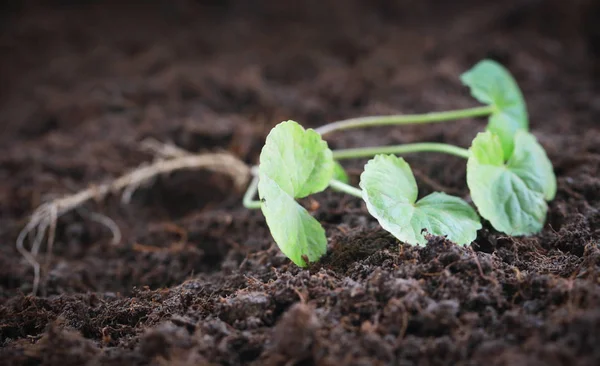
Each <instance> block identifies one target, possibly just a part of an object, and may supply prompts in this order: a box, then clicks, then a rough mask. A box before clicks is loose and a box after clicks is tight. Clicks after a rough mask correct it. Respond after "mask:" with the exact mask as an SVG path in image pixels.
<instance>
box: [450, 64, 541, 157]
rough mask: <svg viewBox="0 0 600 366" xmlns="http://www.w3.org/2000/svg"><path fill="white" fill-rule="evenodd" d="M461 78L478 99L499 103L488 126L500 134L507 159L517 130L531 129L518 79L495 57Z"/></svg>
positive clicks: (492, 103)
mask: <svg viewBox="0 0 600 366" xmlns="http://www.w3.org/2000/svg"><path fill="white" fill-rule="evenodd" d="M460 78H461V81H462V82H463V84H465V85H466V86H468V87H469V88H470V89H471V94H472V95H473V97H474V98H475V99H477V100H478V101H480V102H481V103H484V104H489V105H492V106H494V107H495V110H496V111H495V112H494V113H492V115H491V116H490V118H489V123H488V126H487V130H488V131H492V132H494V133H495V134H497V135H498V136H499V138H500V142H501V144H502V150H503V151H504V156H503V159H504V160H506V159H508V158H510V156H511V155H512V151H513V148H514V135H515V133H516V132H517V131H518V130H525V131H527V130H528V129H529V121H528V115H527V107H526V105H525V100H524V99H523V94H522V93H521V90H520V89H519V86H518V85H517V82H516V81H515V79H514V78H513V77H512V76H511V74H510V73H509V72H508V70H507V69H506V68H504V67H503V66H502V65H500V64H499V63H497V62H495V61H491V60H483V61H481V62H479V63H478V64H477V65H475V66H474V67H473V68H472V69H471V70H469V71H467V72H465V73H464V74H462V75H461V77H460Z"/></svg>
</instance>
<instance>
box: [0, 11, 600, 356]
mask: <svg viewBox="0 0 600 366" xmlns="http://www.w3.org/2000/svg"><path fill="white" fill-rule="evenodd" d="M599 24H600V6H597V4H594V3H593V2H592V1H573V2H564V1H550V0H548V1H525V0H523V1H515V0H513V1H505V2H498V1H475V0H473V1H462V2H445V1H439V0H438V1H435V0H428V1H402V2H400V1H388V0H378V1H369V2H366V1H351V0H347V1H343V2H342V1H339V2H338V1H334V0H329V1H316V0H311V1H304V2H282V1H276V0H269V1H245V0H239V1H235V0H228V1H214V0H213V1H207V0H204V1H191V0H180V1H155V2H151V4H150V3H144V5H141V4H138V5H133V4H129V5H126V4H125V3H124V2H117V1H103V2H98V1H73V0H70V1H67V0H61V1H52V2H49V1H45V2H39V3H38V2H7V3H6V4H5V5H2V16H1V17H0V55H2V56H1V57H0V70H1V72H0V82H1V85H2V89H0V126H1V129H2V133H1V136H0V244H1V245H0V360H1V361H0V363H2V364H3V365H62V366H65V365H84V364H87V365H241V364H252V365H313V364H314V365H459V364H460V365H477V364H487V365H600V348H599V347H598V345H599V344H600V244H599V243H600V128H599V125H598V123H599V122H598V121H599V120H600V78H598V75H600V74H599V73H598V71H599V70H600V26H599ZM486 57H489V58H493V59H496V60H498V61H500V62H502V63H503V64H504V65H505V66H507V67H508V68H509V69H510V71H511V72H512V73H513V74H514V75H515V77H516V78H517V80H518V82H519V85H520V86H521V88H522V89H523V92H524V94H525V96H526V99H527V102H528V108H529V113H530V117H531V128H532V131H533V133H534V134H535V135H536V136H537V137H538V139H539V140H540V142H541V143H542V144H543V145H544V147H545V148H546V149H547V152H548V154H549V157H550V158H551V160H552V162H553V164H554V166H555V169H556V173H557V177H558V194H557V197H556V199H555V200H554V201H552V202H551V203H550V210H549V216H548V221H547V225H546V226H545V228H544V229H543V231H542V232H541V233H540V234H538V235H534V236H531V237H507V236H505V235H502V234H499V233H497V232H495V231H494V230H493V229H492V228H491V227H490V226H489V225H487V224H486V225H485V227H484V229H483V230H481V231H480V234H479V237H478V239H477V241H476V242H475V243H473V245H471V246H469V247H460V246H457V245H455V244H453V243H450V242H447V241H445V240H444V239H443V238H440V237H431V238H430V239H429V243H428V245H427V246H424V247H410V246H406V245H401V244H399V243H398V241H397V240H395V239H394V238H393V237H391V236H390V235H389V234H387V233H386V232H385V231H384V230H382V229H381V228H380V227H379V226H378V225H377V222H376V221H375V220H374V219H373V218H371V217H370V216H369V215H368V213H367V211H366V209H365V207H364V205H363V204H361V202H359V201H358V200H357V199H355V198H352V197H347V196H344V195H342V194H339V193H332V192H324V193H322V194H319V195H316V196H315V197H314V199H315V200H316V202H317V203H318V204H315V205H314V206H315V207H317V209H316V211H315V212H314V215H315V217H317V218H318V219H319V220H320V222H322V223H323V225H324V227H325V228H326V230H327V235H328V238H329V248H328V253H327V255H326V257H325V258H323V259H322V260H321V261H320V262H319V263H316V264H314V265H312V267H310V268H309V269H299V268H297V267H296V266H294V265H293V264H292V263H291V262H290V261H289V260H287V259H286V258H285V257H284V256H283V255H282V254H281V253H280V252H279V251H278V249H277V247H276V246H275V245H274V243H273V241H272V239H271V237H270V234H269V232H268V229H267V227H266V224H265V221H264V218H263V217H262V215H261V213H260V212H258V211H248V210H246V209H244V208H243V207H242V206H241V196H242V194H243V193H242V192H238V191H236V190H235V189H234V186H233V184H232V182H230V180H229V179H228V178H226V177H223V176H221V175H219V174H216V173H208V172H198V171H188V172H177V173H174V174H171V175H169V176H163V177H159V178H158V179H157V180H156V181H154V182H153V183H152V184H151V185H148V186H146V187H143V188H142V189H140V190H139V191H137V192H136V193H135V195H134V196H133V200H132V202H131V203H130V204H127V205H125V204H122V203H121V202H120V199H119V197H117V196H111V197H108V198H106V199H105V200H101V201H97V202H92V203H88V204H86V205H85V206H84V207H82V209H80V210H76V211H74V212H72V213H69V214H66V215H65V216H63V217H61V218H60V219H59V222H58V228H57V234H56V244H55V245H54V250H53V256H52V260H51V263H50V266H49V267H48V273H47V276H45V279H44V282H43V286H42V289H43V296H37V297H34V296H30V295H29V293H30V291H31V286H32V280H33V271H32V269H31V267H30V266H29V265H28V264H27V262H26V261H25V260H24V259H23V258H22V257H21V256H20V255H19V254H18V252H17V251H16V249H15V245H14V243H15V239H16V237H17V235H18V233H19V231H20V230H21V229H22V227H23V225H24V224H25V223H26V221H27V218H28V215H29V214H31V212H32V211H33V209H35V207H37V206H38V205H39V204H40V203H42V202H44V201H45V200H47V199H49V198H52V197H59V196H61V195H64V194H68V193H73V192H76V191H78V190H81V189H85V188H87V187H88V186H89V185H91V184H98V183H101V182H104V181H107V180H108V179H110V178H114V177H117V176H119V175H120V174H122V173H124V172H126V171H128V170H129V169H131V168H133V167H136V166H138V165H140V164H142V163H147V162H149V161H151V160H152V158H153V157H152V156H151V155H149V154H147V153H145V152H143V151H141V150H140V148H139V143H140V141H142V140H143V139H144V138H147V137H154V138H156V139H158V140H160V141H163V142H172V143H174V144H176V145H177V146H179V147H181V148H184V149H187V150H189V151H192V152H199V151H212V150H219V149H220V150H228V151H231V152H232V153H234V154H235V155H236V156H238V157H240V158H241V159H243V160H244V161H246V162H247V163H249V164H252V163H254V162H256V159H257V156H258V153H259V151H260V148H261V146H262V144H263V142H264V138H265V136H266V134H267V133H268V131H269V129H270V128H271V127H272V126H274V125H275V124H276V123H278V122H280V121H282V120H286V119H294V120H297V121H299V122H301V123H302V124H304V125H305V126H308V127H316V126H319V125H321V124H324V123H326V122H328V121H333V120H336V119H340V118H346V117H354V116H360V115H368V114H383V113H418V112H425V111H434V110H447V109H451V108H461V107H469V106H474V105H477V104H476V103H475V102H474V101H473V100H472V98H471V97H470V96H469V94H468V91H467V90H465V88H464V87H462V86H461V85H460V82H459V79H458V76H459V75H460V73H462V72H463V71H465V70H467V69H468V68H470V67H471V66H472V65H473V64H474V63H475V62H477V61H479V60H480V59H482V58H486ZM484 125H485V121H484V120H481V119H478V120H466V121H461V122H457V123H452V124H440V125H431V126H421V127H402V128H382V129H371V130H364V131H352V132H344V133H339V134H335V135H332V136H331V137H330V138H328V139H329V142H330V145H331V146H332V147H334V148H344V147H355V146H369V145H375V144H392V143H396V144H397V143H404V142H412V141H439V142H449V143H454V144H458V145H461V146H468V145H469V142H470V140H471V139H472V138H473V137H474V135H475V133H476V132H477V131H479V130H481V129H482V128H483V126H484ZM407 159H408V160H409V162H410V163H411V165H412V166H413V167H414V168H415V171H416V173H417V178H418V182H419V187H420V191H421V194H422V195H424V194H427V193H429V192H432V191H433V190H438V189H443V190H445V191H446V192H449V193H453V194H458V195H461V196H462V197H465V198H468V191H467V190H466V186H465V183H464V182H465V164H464V161H461V160H460V159H458V158H452V157H446V156H439V155H436V154H419V155H410V156H408V157H407ZM363 163H364V161H353V162H348V163H347V164H345V165H346V167H347V168H348V169H349V171H351V172H352V173H353V177H352V178H353V179H354V180H355V181H356V179H357V173H358V172H360V167H361V164H363ZM92 212H97V213H101V214H103V215H106V216H108V217H110V218H112V219H113V220H114V221H115V222H116V223H117V224H118V226H119V228H120V229H121V231H122V240H121V241H120V243H118V244H116V245H114V244H112V243H111V234H110V232H109V231H108V230H107V229H106V228H105V227H104V226H102V225H100V224H98V223H96V222H94V220H92V219H91V218H90V213H92ZM44 256H45V254H43V255H42V257H41V258H44Z"/></svg>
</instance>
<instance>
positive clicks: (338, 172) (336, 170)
mask: <svg viewBox="0 0 600 366" xmlns="http://www.w3.org/2000/svg"><path fill="white" fill-rule="evenodd" d="M333 164H334V165H333V179H335V180H339V181H340V182H342V183H346V184H348V183H349V182H350V178H348V174H347V173H346V171H345V170H344V167H343V166H342V164H340V163H339V162H338V161H334V163H333Z"/></svg>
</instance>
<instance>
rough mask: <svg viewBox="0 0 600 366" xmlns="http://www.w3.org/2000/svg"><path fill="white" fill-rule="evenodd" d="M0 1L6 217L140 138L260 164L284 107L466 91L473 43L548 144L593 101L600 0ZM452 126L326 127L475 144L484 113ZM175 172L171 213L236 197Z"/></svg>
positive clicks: (97, 176) (320, 119)
mask: <svg viewBox="0 0 600 366" xmlns="http://www.w3.org/2000/svg"><path fill="white" fill-rule="evenodd" d="M1 14H2V15H1V16H0V159H2V160H0V167H1V169H0V179H2V180H4V181H5V182H8V181H10V184H8V183H7V184H6V185H4V186H2V185H0V187H1V189H0V199H3V201H4V202H5V204H4V205H3V206H2V207H0V215H2V217H4V218H10V219H11V222H12V219H14V218H20V217H23V216H24V215H27V214H28V213H29V212H31V210H32V208H33V207H35V206H37V204H39V202H41V199H42V198H40V197H38V196H39V195H41V194H42V192H52V194H54V195H60V194H64V193H69V192H74V191H76V190H78V189H81V188H82V187H86V186H87V185H88V184H90V183H92V182H97V181H100V180H104V179H106V178H107V177H114V176H118V175H119V174H122V173H123V172H125V171H127V169H129V168H131V167H134V166H137V165H139V164H141V163H143V162H146V161H148V159H149V158H151V157H149V156H148V155H147V154H143V153H141V152H140V149H139V146H138V145H139V142H140V141H142V140H143V139H145V138H148V137H152V138H155V139H157V140H159V141H163V142H171V143H174V144H176V145H177V146H179V147H181V148H184V149H187V150H190V151H201V150H213V149H215V148H220V149H227V150H229V151H231V152H233V153H234V154H236V155H237V156H239V157H240V158H242V159H244V160H245V161H247V162H248V163H254V162H255V161H256V159H257V155H258V153H259V151H260V148H261V146H262V143H263V141H264V137H265V136H266V134H267V133H268V131H269V129H270V128H271V127H272V126H273V125H275V124H276V123H278V122H280V121H282V120H287V119H295V120H297V121H299V122H300V123H302V124H304V125H305V126H310V127H314V126H318V125H321V124H324V123H326V122H329V121H333V120H336V119H341V118H348V117H355V116H360V115H368V114H388V113H420V112H426V111H434V110H446V109H451V108H462V107H468V106H473V105H474V104H476V103H475V102H474V101H473V99H472V98H471V97H470V96H469V95H468V92H467V91H466V90H465V88H464V87H463V86H462V85H460V82H459V75H460V74H461V73H462V72H464V71H465V70H467V69H469V68H470V67H472V66H473V64H475V63H476V62H477V61H479V60H481V59H483V58H493V59H495V60H497V61H499V62H501V63H502V64H504V65H505V66H506V67H507V68H508V69H509V70H510V71H511V73H513V74H514V75H515V77H516V78H517V80H518V82H519V85H520V86H521V88H522V89H523V91H524V93H525V96H526V100H527V102H528V105H529V109H530V114H531V116H532V121H531V124H532V127H533V128H534V129H537V130H539V131H538V136H540V138H541V140H542V142H545V141H546V140H544V139H545V138H546V137H545V136H549V135H550V134H553V135H557V134H564V133H565V132H567V131H571V132H572V130H573V127H572V126H578V127H577V128H581V129H585V128H596V127H597V122H596V121H597V120H598V118H597V117H600V97H599V94H598V86H599V84H600V83H599V82H598V81H599V80H600V79H599V78H598V75H599V73H598V72H597V71H598V70H600V67H599V65H600V62H599V60H600V2H599V1H592V0H573V1H562V0H506V1H502V2H500V1H495V0H494V1H483V0H462V1H444V0H395V1H394V0H372V1H358V0H319V1H317V0H306V1H278V0H262V1H259V0H196V1H193V0H175V1H166V0H165V1H160V0H155V1H93V0H88V1H83V0H81V1H75V0H46V1H41V0H40V1H34V0H32V1H4V2H2V5H1ZM460 126H462V127H460V128H458V127H457V128H449V127H445V126H427V127H426V128H421V129H419V128H414V129H413V128H410V127H407V128H404V129H402V130H401V131H400V130H398V129H381V130H377V131H372V132H369V133H366V134H355V133H354V134H353V133H350V134H346V135H343V136H340V137H339V138H335V139H333V140H332V141H331V142H330V143H331V145H332V146H333V147H348V146H357V145H362V146H366V145H374V144H382V143H403V142H410V141H413V140H421V141H452V142H454V143H458V144H460V145H463V146H468V144H469V141H470V139H471V138H472V134H470V133H471V132H472V131H473V129H474V128H478V127H477V126H480V123H478V122H476V123H475V124H468V123H467V124H462V125H460ZM540 129H541V130H540ZM565 144H568V143H567V142H565ZM551 153H552V152H551ZM441 168H443V167H440V169H441ZM433 169H437V167H435V166H434V168H433ZM182 175H183V178H181V180H177V179H173V182H172V183H165V187H163V188H161V187H162V186H161V185H158V188H153V190H150V191H149V192H148V197H147V200H157V199H158V198H156V197H164V198H163V199H160V200H159V201H157V202H156V205H157V206H156V207H155V208H156V209H157V210H162V209H164V207H166V210H167V211H166V213H165V215H167V216H169V215H170V216H173V215H184V214H185V213H186V212H188V211H189V210H192V209H193V208H196V207H203V206H204V205H205V204H207V202H208V203H210V202H222V201H223V199H225V198H226V197H228V196H229V195H230V192H231V186H230V185H229V184H226V183H223V184H221V183H219V184H217V186H218V187H219V188H218V189H216V190H215V184H214V182H212V183H210V182H209V183H208V185H206V184H207V183H206V177H205V176H200V177H199V178H194V177H196V176H197V175H192V176H186V175H185V174H183V173H182ZM453 183H454V182H447V184H450V185H452V184H453ZM455 183H456V186H457V187H460V186H462V183H461V180H460V176H458V177H457V178H456V182H455ZM202 187H204V188H207V189H209V188H210V192H211V193H207V194H204V193H202V189H199V188H202ZM36 192H37V193H36ZM174 195H175V196H174ZM36 197H38V198H36ZM238 198H239V197H234V198H233V200H237V199H238ZM235 202H237V201H235Z"/></svg>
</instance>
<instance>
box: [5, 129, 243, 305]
mask: <svg viewBox="0 0 600 366" xmlns="http://www.w3.org/2000/svg"><path fill="white" fill-rule="evenodd" d="M142 148H143V149H145V150H148V151H151V152H153V153H154V154H155V155H156V156H157V159H156V160H155V161H154V162H153V163H152V164H148V165H142V166H140V167H138V168H137V169H134V170H132V171H131V172H129V173H127V174H125V175H123V176H121V177H119V178H117V179H115V180H113V181H111V182H108V183H105V184H101V185H98V186H91V187H89V188H88V189H86V190H83V191H81V192H78V193H75V194H73V195H69V196H66V197H62V198H59V199H55V200H53V201H50V202H47V203H44V204H42V205H41V206H39V207H38V208H37V209H36V210H35V211H34V212H33V214H32V215H31V218H30V220H29V222H28V223H27V225H26V226H25V227H24V228H23V230H22V231H21V232H20V234H19V236H18V238H17V243H16V247H17V250H18V251H19V252H20V253H21V254H22V255H23V257H24V258H25V259H26V260H27V262H28V263H29V264H30V265H31V266H32V267H33V271H34V280H33V289H32V294H33V295H36V294H37V291H38V289H39V284H40V278H41V273H40V263H39V262H38V260H37V256H38V254H39V251H40V249H41V246H42V243H43V241H44V238H45V237H47V253H48V255H47V257H46V265H45V268H44V272H45V273H47V270H48V266H49V263H50V259H51V254H52V247H53V245H54V239H55V234H56V221H57V220H58V218H59V217H60V216H61V215H64V214H65V213H67V212H69V211H71V210H74V209H78V208H79V212H80V213H83V214H84V215H85V216H88V217H89V218H90V219H91V220H93V221H96V222H98V223H101V224H103V225H104V226H106V227H107V228H109V229H110V230H111V232H112V234H113V240H112V242H113V244H118V243H119V242H120V241H121V232H120V230H119V227H118V226H117V224H116V223H115V222H114V221H113V220H112V219H110V218H109V217H107V216H104V215H101V214H99V213H93V212H88V213H86V211H83V210H82V209H80V206H81V205H83V204H84V203H86V202H87V201H89V200H91V199H95V200H101V199H103V198H104V197H105V196H106V195H108V194H115V193H118V192H121V191H122V192H123V193H122V198H121V200H122V202H124V203H127V202H129V200H130V199H131V196H132V195H133V193H134V192H135V190H136V189H138V188H139V187H140V186H141V185H142V184H144V183H148V182H149V181H151V180H152V179H153V178H156V177H157V176H159V175H161V174H167V173H171V172H173V171H176V170H181V169H207V170H210V171H213V172H217V173H222V174H226V175H229V176H230V177H231V178H232V179H233V182H234V184H235V186H236V188H238V189H242V188H243V187H244V186H245V185H246V183H247V182H248V179H249V177H250V168H249V167H248V166H247V165H246V164H244V162H242V161H241V160H239V159H237V158H236V157H234V156H233V155H231V154H229V153H211V154H191V153H189V152H187V151H185V150H182V149H179V148H178V147H176V146H173V145H167V144H162V143H160V142H158V141H155V140H146V141H144V142H143V143H142ZM28 237H29V238H30V240H31V243H32V244H31V249H29V250H28V249H27V248H25V240H26V239H27V238H28Z"/></svg>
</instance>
